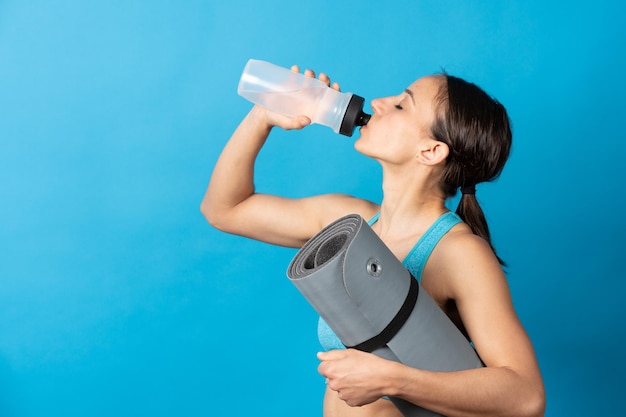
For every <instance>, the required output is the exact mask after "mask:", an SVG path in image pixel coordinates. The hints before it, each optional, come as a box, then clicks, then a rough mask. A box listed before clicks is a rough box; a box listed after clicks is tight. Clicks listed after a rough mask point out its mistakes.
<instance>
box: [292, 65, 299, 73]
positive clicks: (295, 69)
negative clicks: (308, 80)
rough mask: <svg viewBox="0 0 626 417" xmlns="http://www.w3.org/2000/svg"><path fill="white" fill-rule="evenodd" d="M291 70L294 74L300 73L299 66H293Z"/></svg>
mask: <svg viewBox="0 0 626 417" xmlns="http://www.w3.org/2000/svg"><path fill="white" fill-rule="evenodd" d="M291 70H292V71H293V72H300V67H299V66H297V65H292V66H291Z"/></svg>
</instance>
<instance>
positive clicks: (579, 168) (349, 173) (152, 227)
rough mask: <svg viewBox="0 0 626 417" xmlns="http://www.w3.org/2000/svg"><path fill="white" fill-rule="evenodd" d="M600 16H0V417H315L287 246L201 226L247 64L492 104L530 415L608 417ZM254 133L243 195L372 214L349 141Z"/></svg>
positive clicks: (625, 63)
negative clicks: (500, 145)
mask: <svg viewBox="0 0 626 417" xmlns="http://www.w3.org/2000/svg"><path fill="white" fill-rule="evenodd" d="M336 3H339V4H336ZM621 4H622V2H617V1H599V2H583V1H578V2H577V1H573V2H565V3H564V2H561V1H546V0H541V1H539V0H532V1H528V0H527V1H509V2H495V1H494V2H478V1H460V0H458V1H447V2H440V1H436V0H429V1H395V2H374V1H371V2H364V1H355V0H349V1H343V2H334V1H330V0H321V1H316V2H294V1H286V0H284V1H281V0H276V1H266V2H248V1H241V0H231V1H216V0H215V1H185V2H173V1H107V2H84V1H55V2H50V1H48V2H46V1H11V0H5V1H0V247H1V251H0V415H2V416H4V417H18V416H19V417H35V416H36V417H39V416H65V417H72V416H81V417H82V416H86V415H89V416H92V417H97V416H110V415H116V416H137V415H150V416H153V417H157V416H174V415H177V416H178V415H180V416H183V415H184V416H200V415H204V416H207V415H209V416H218V415H229V416H249V415H262V416H263V415H267V416H283V415H284V416H287V415H298V416H304V417H306V416H318V415H320V414H321V412H320V404H321V395H322V392H323V386H324V382H323V380H322V379H321V378H320V377H319V375H318V374H317V372H316V366H317V360H316V359H315V353H316V352H317V350H318V344H317V341H316V335H315V326H316V320H317V318H316V315H315V313H314V312H313V310H312V308H311V307H310V306H309V305H308V304H307V303H306V301H305V300H304V299H303V298H302V297H301V296H300V294H299V293H298V292H297V290H296V289H295V287H293V286H292V285H291V284H290V283H289V282H288V281H287V279H286V277H285V270H286V268H287V265H288V263H289V261H290V260H291V258H292V257H293V255H294V254H295V251H294V250H290V249H284V248H275V247H271V246H269V245H264V244H261V243H258V242H253V241H250V240H246V239H243V238H239V237H234V236H229V235H225V234H222V233H219V232H217V231H215V230H213V229H211V228H210V227H209V226H208V225H207V224H206V223H205V221H204V219H203V218H202V216H201V215H200V213H199V210H198V207H199V204H200V201H201V198H202V195H203V193H204V189H205V186H206V184H207V181H208V178H209V175H210V172H211V170H212V166H213V164H214V162H215V160H216V158H217V156H218V153H219V151H220V150H221V148H222V147H223V145H224V144H225V142H226V140H227V139H228V137H229V135H230V133H231V132H232V130H233V129H234V128H235V126H236V125H237V123H238V121H239V119H241V117H243V115H244V114H245V113H246V111H247V110H248V109H249V108H250V104H249V103H248V102H246V101H245V100H243V99H242V98H240V97H239V96H237V94H236V87H237V82H238V78H239V75H240V73H241V70H242V69H243V66H244V64H245V62H246V61H247V60H248V59H249V58H258V59H265V60H269V61H272V62H275V63H277V64H280V65H284V66H289V65H291V64H294V63H297V64H300V65H301V66H303V67H312V68H315V69H319V70H323V71H326V72H328V73H329V74H331V76H333V79H334V80H337V81H339V82H340V83H341V85H342V88H343V89H344V90H345V91H353V92H356V93H358V94H360V95H363V96H364V97H366V98H368V99H371V98H374V97H377V96H382V95H389V94H394V93H396V92H398V91H401V90H402V89H404V88H405V87H406V86H407V85H408V84H409V83H410V82H412V81H413V80H414V79H415V78H417V77H419V76H422V75H426V74H430V73H432V72H436V71H439V70H440V69H442V68H445V69H446V70H447V71H448V72H450V73H452V74H455V75H459V76H462V77H465V78H467V79H469V80H471V81H474V82H476V83H478V84H479V85H481V86H483V87H484V88H485V89H486V90H487V91H489V92H490V93H492V94H493V95H495V96H496V97H498V98H499V99H500V100H501V101H502V102H503V103H505V105H506V106H507V108H508V109H509V111H510V114H511V117H512V119H513V123H514V133H515V139H514V140H515V145H514V149H513V153H512V157H511V159H510V163H509V165H508V167H507V168H506V169H505V171H504V174H503V176H502V177H501V179H500V180H499V181H498V182H497V183H495V184H488V185H482V186H479V189H478V196H479V198H480V200H481V202H482V204H483V206H484V208H485V210H486V212H487V215H488V218H489V221H490V224H491V227H492V229H493V234H494V239H495V243H496V245H497V247H498V249H499V251H500V253H501V255H502V256H503V257H504V258H505V259H506V260H507V261H508V263H509V265H510V267H509V270H508V271H509V280H510V285H511V288H512V292H513V297H514V301H515V304H516V307H517V310H518V312H519V314H520V316H521V318H522V320H523V322H524V324H525V326H526V328H527V330H528V332H529V333H530V335H531V337H532V339H533V341H534V344H535V347H536V350H537V355H538V357H539V360H540V362H541V367H542V370H543V373H544V377H545V382H546V386H547V391H548V412H547V415H548V416H556V417H558V416H568V417H569V416H573V415H581V416H583V415H585V416H587V415H616V414H618V413H619V412H620V411H621V409H622V408H621V407H618V401H619V405H620V406H621V401H620V400H621V398H620V397H619V396H620V395H621V394H622V391H623V389H622V388H623V386H624V384H623V374H624V373H625V372H626V366H625V365H624V361H623V358H622V354H621V352H622V351H623V344H624V338H625V328H626V326H625V325H624V322H623V316H624V314H625V313H626V307H625V303H624V302H623V299H622V297H623V295H624V293H625V291H626V285H625V280H624V278H626V277H625V273H624V269H623V268H622V267H621V266H622V265H621V263H623V258H624V255H625V250H624V248H625V247H626V246H625V240H626V239H625V238H624V236H626V221H625V220H624V216H623V213H622V212H623V204H622V194H623V192H624V182H625V180H626V175H625V171H626V170H625V169H624V163H623V158H624V154H625V153H626V134H624V130H623V128H622V123H623V121H624V120H626V106H625V105H624V100H623V97H624V94H626V85H625V82H624V80H625V77H624V76H623V74H622V72H623V70H624V68H625V67H626V53H625V52H624V47H623V44H624V40H625V39H626V36H625V34H626V31H625V29H624V27H625V25H624V23H623V16H624V7H623V6H621ZM275 133H276V134H275V135H274V136H273V137H272V139H271V140H270V141H269V143H268V145H267V147H266V148H265V149H264V150H263V152H262V154H261V157H260V160H259V164H258V170H259V177H258V181H257V185H258V186H259V188H260V189H261V190H263V191H266V192H273V193H280V194H283V195H288V196H300V195H308V194H315V193H320V192H329V191H336V192H347V193H351V194H354V195H359V196H362V197H366V198H370V199H375V200H378V199H379V198H380V188H379V185H378V183H379V170H378V167H377V165H376V164H375V163H373V162H372V161H369V160H366V159H365V158H363V157H362V156H360V155H358V154H357V153H356V152H354V150H353V149H352V140H351V139H347V138H344V137H340V136H337V135H334V134H333V133H332V131H330V130H329V129H327V128H323V127H320V126H311V127H310V128H307V129H305V130H304V131H302V132H275ZM620 261H622V262H620ZM620 387H621V388H620Z"/></svg>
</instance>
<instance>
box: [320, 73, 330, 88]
mask: <svg viewBox="0 0 626 417" xmlns="http://www.w3.org/2000/svg"><path fill="white" fill-rule="evenodd" d="M318 78H319V80H320V81H322V82H324V83H326V85H327V86H329V87H330V78H329V77H328V75H326V74H324V73H323V72H320V75H319V77H318Z"/></svg>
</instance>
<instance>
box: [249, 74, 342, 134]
mask: <svg viewBox="0 0 626 417" xmlns="http://www.w3.org/2000/svg"><path fill="white" fill-rule="evenodd" d="M291 71H293V72H295V73H300V67H299V66H298V65H293V66H292V67H291ZM304 76H305V77H309V78H315V71H313V70H310V69H306V70H304ZM318 79H319V80H320V81H322V82H323V83H325V84H326V85H327V86H328V87H330V88H332V89H333V90H335V91H341V89H340V87H339V83H336V82H335V83H333V84H332V86H331V81H330V77H329V76H328V75H326V74H325V73H323V72H320V73H319V77H318ZM252 111H253V112H255V113H257V115H258V116H259V117H261V118H262V119H263V120H264V122H265V123H267V125H268V127H273V126H278V127H280V128H282V129H285V130H300V129H302V128H304V127H306V126H308V125H310V124H311V119H310V118H309V117H308V116H307V115H305V114H302V115H296V116H287V115H285V114H282V113H278V112H275V111H272V110H270V109H269V108H267V107H264V106H261V105H259V104H257V105H255V106H254V108H253V110H252Z"/></svg>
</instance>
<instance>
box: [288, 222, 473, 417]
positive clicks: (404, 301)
mask: <svg viewBox="0 0 626 417" xmlns="http://www.w3.org/2000/svg"><path fill="white" fill-rule="evenodd" d="M287 276H288V278H289V279H290V280H291V282H292V283H293V284H294V285H295V286H296V287H297V288H298V290H299V291H300V292H301V293H302V295H304V297H305V298H306V299H307V300H308V301H309V303H310V304H311V305H312V306H313V308H314V309H315V310H316V311H317V312H318V313H319V314H320V316H321V317H322V318H323V319H324V320H325V321H326V323H327V324H328V325H329V327H330V328H331V329H332V330H333V331H334V332H335V334H337V336H338V337H339V339H340V340H341V342H342V343H343V344H344V345H345V346H346V347H348V348H355V349H359V350H363V351H367V352H371V353H374V354H376V355H378V356H380V357H383V358H385V359H390V360H394V361H397V362H401V363H403V364H405V365H408V366H411V367H414V368H419V369H424V370H431V371H440V372H450V371H459V370H463V369H471V368H479V367H482V366H483V364H482V362H481V360H480V358H479V357H478V355H477V354H476V352H475V351H474V349H473V348H472V346H471V345H470V344H469V342H468V340H467V339H466V338H465V337H464V336H463V334H462V333H461V332H460V331H459V330H458V329H457V327H456V326H455V325H454V323H452V321H450V319H449V318H448V317H447V316H446V314H445V313H444V312H443V311H442V310H441V309H440V308H439V306H438V305H437V304H436V303H435V301H434V300H433V299H432V298H431V297H430V296H429V295H428V293H427V292H426V291H424V290H423V289H422V287H421V285H420V284H419V283H418V282H417V280H416V279H415V278H413V277H412V276H411V274H410V272H409V271H408V270H407V269H406V268H405V267H404V265H402V263H401V262H400V261H399V260H398V259H397V258H396V257H395V255H394V254H393V253H391V251H390V250H389V248H387V246H386V245H385V244H384V243H383V241H382V240H381V239H380V238H379V237H378V235H376V233H374V231H373V230H372V228H371V227H370V226H369V225H368V224H367V222H365V221H364V220H363V218H362V217H361V216H359V215H358V214H351V215H348V216H344V217H342V218H340V219H338V220H336V221H335V222H333V223H332V224H330V225H328V226H327V227H325V228H324V229H323V230H321V231H320V232H319V233H317V234H316V235H315V236H313V237H312V238H311V239H310V240H309V241H308V242H307V243H306V244H305V245H304V246H303V247H302V249H300V250H299V251H298V253H297V254H296V256H295V257H294V258H293V260H292V261H291V263H290V264H289V267H288V269H287ZM391 401H393V402H394V404H395V405H396V407H397V408H398V409H399V410H400V412H402V413H403V414H404V415H405V416H407V417H424V416H438V415H439V414H436V413H434V412H432V411H430V410H426V409H424V408H421V407H418V406H416V405H414V404H411V403H409V402H407V401H404V400H401V399H398V398H391Z"/></svg>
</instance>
